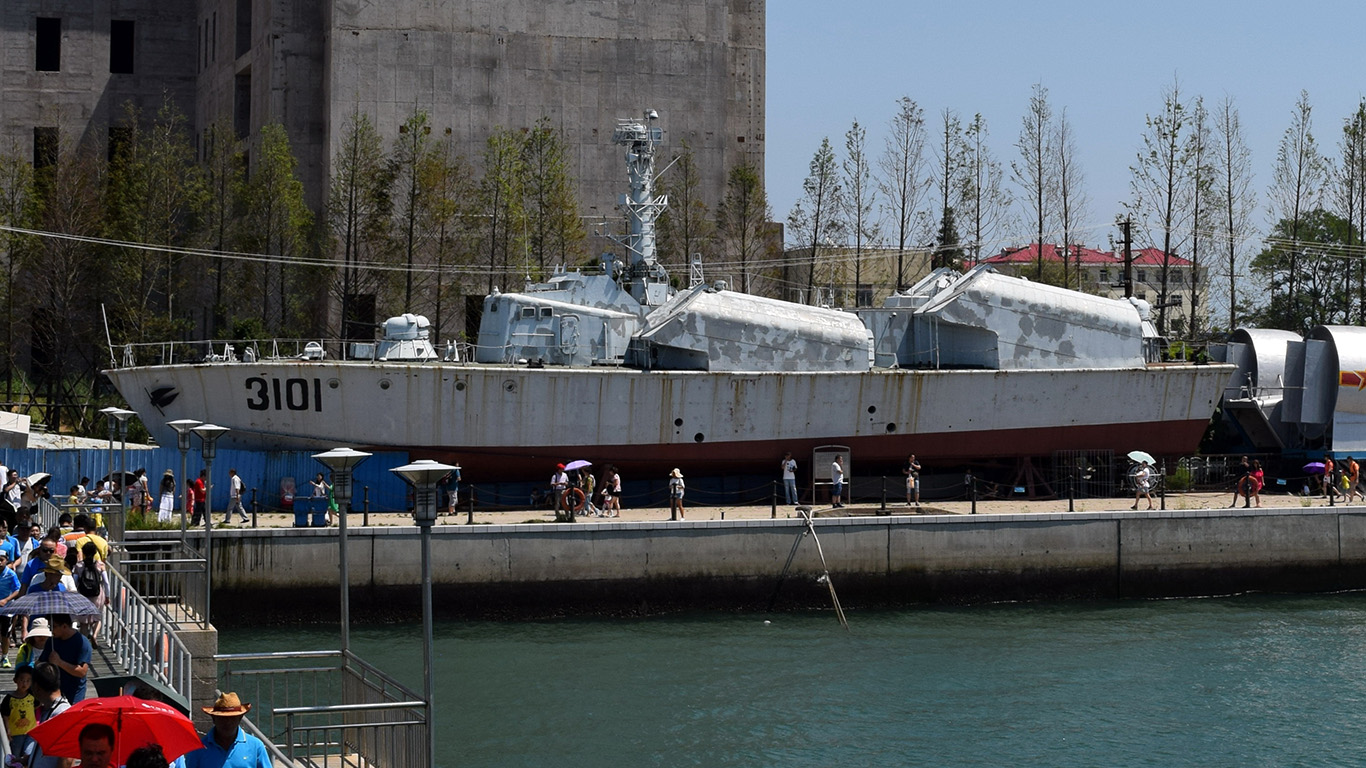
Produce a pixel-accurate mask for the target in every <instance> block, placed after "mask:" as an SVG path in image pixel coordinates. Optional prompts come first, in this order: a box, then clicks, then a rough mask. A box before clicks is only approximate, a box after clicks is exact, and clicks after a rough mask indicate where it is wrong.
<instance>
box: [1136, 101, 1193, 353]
mask: <svg viewBox="0 0 1366 768" xmlns="http://www.w3.org/2000/svg"><path fill="white" fill-rule="evenodd" d="M1181 99H1182V96H1181V85H1180V83H1179V82H1177V81H1175V80H1173V82H1172V85H1171V86H1170V87H1169V88H1167V89H1166V91H1164V93H1163V94H1162V110H1161V111H1160V112H1158V113H1157V114H1156V115H1148V117H1147V128H1146V130H1144V132H1143V147H1142V149H1140V150H1139V152H1138V161H1137V163H1135V165H1133V166H1132V167H1131V168H1130V169H1129V172H1130V174H1131V176H1130V180H1129V186H1130V188H1131V189H1132V191H1133V195H1134V199H1133V202H1132V203H1131V204H1130V212H1131V213H1133V214H1134V215H1135V221H1136V223H1137V224H1138V226H1139V227H1140V228H1141V229H1142V230H1144V231H1145V233H1146V238H1147V239H1148V240H1149V241H1150V242H1151V241H1153V240H1154V239H1156V238H1157V237H1160V238H1161V243H1162V268H1161V269H1160V270H1158V292H1157V329H1158V333H1166V332H1167V310H1168V309H1169V304H1170V302H1168V300H1167V299H1168V295H1169V284H1170V280H1171V274H1170V273H1171V255H1172V253H1173V251H1174V250H1175V249H1177V248H1179V247H1182V246H1183V245H1184V240H1183V238H1184V236H1185V234H1186V233H1187V232H1188V231H1189V223H1190V205H1189V198H1190V189H1189V182H1190V166H1189V156H1188V152H1187V149H1188V147H1187V145H1188V144H1189V131H1190V128H1189V125H1188V119H1189V118H1188V117H1187V114H1186V105H1185V103H1184V102H1183V101H1182V100H1181Z"/></svg>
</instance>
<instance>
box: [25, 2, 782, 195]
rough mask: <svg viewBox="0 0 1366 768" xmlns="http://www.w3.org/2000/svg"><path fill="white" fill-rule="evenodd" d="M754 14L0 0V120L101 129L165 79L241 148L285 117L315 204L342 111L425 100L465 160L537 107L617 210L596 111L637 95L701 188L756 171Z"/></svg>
mask: <svg viewBox="0 0 1366 768" xmlns="http://www.w3.org/2000/svg"><path fill="white" fill-rule="evenodd" d="M764 29H765V2H764V0H664V1H662V2H645V1H644V0H580V1H578V2H564V1H563V0H394V2H388V3H349V2H337V1H335V0H197V1H196V2H188V1H187V0H174V1H172V2H167V1H166V0H159V1H158V0H105V1H104V2H96V1H95V0H6V2H4V3H3V4H0V49H2V50H3V56H2V57H0V61H2V62H3V64H2V65H0V66H2V69H0V136H3V138H4V139H5V140H7V141H6V143H7V145H8V144H9V143H10V142H17V144H18V147H19V149H20V151H21V152H25V153H27V152H29V151H31V150H33V149H34V148H35V146H36V147H37V148H38V149H40V150H41V149H42V148H43V147H45V146H47V144H48V143H49V142H51V141H52V140H53V137H54V136H55V130H60V132H61V135H62V137H63V139H64V140H67V141H90V140H98V141H104V140H105V139H106V138H107V134H108V131H109V128H110V126H112V125H116V124H117V123H118V121H119V119H120V117H121V115H120V109H121V105H122V103H123V102H125V101H128V100H131V101H133V102H134V103H135V104H137V105H139V106H140V107H142V108H143V110H144V111H147V112H154V111H155V108H156V106H158V105H159V104H160V102H161V99H162V94H163V92H164V93H166V94H167V95H169V96H170V97H171V98H172V99H173V100H175V101H176V102H177V104H179V106H180V108H181V109H182V111H184V112H185V113H186V114H187V115H190V116H191V118H192V121H193V123H194V125H195V130H196V133H197V134H198V135H200V136H202V135H203V132H204V130H205V129H206V128H207V127H208V126H209V125H211V124H213V123H214V122H215V121H217V120H225V121H227V122H228V123H229V124H231V125H233V126H235V128H236V130H237V132H238V135H239V136H240V137H241V138H242V139H243V140H245V141H246V142H247V146H248V148H250V147H251V146H252V144H253V142H254V140H255V138H256V137H257V135H258V132H259V130H260V128H261V127H262V126H263V125H266V124H268V123H271V122H280V123H282V124H283V125H284V126H285V128H286V130H287V131H288V133H289V137H290V141H291V143H292V145H293V148H294V151H295V154H296V155H297V157H298V159H299V172H300V175H301V177H302V180H303V182H304V185H305V190H306V194H307V198H308V201H309V203H310V205H311V206H312V207H313V208H314V209H315V210H317V209H319V208H320V207H321V204H322V201H323V200H324V199H325V197H326V189H327V186H328V178H329V177H328V172H329V164H330V162H331V158H332V156H333V154H334V153H335V150H336V147H337V145H338V143H339V141H340V139H341V136H342V132H343V131H344V130H345V126H346V124H347V122H348V120H349V119H350V118H351V116H352V115H353V114H354V113H355V112H357V111H360V112H366V113H368V114H369V115H370V116H371V117H372V118H373V120H374V122H375V125H376V127H377V129H378V130H379V132H380V135H381V136H382V137H385V139H386V141H389V142H392V140H393V139H394V138H396V137H397V136H398V135H399V134H398V128H399V126H400V125H401V124H402V123H403V121H404V120H405V119H406V118H407V117H408V116H409V115H411V114H412V113H413V112H414V111H415V110H425V111H426V112H427V113H428V114H429V116H430V122H431V125H432V126H433V130H437V131H446V130H449V131H450V135H451V136H453V137H454V138H455V140H456V144H457V146H458V148H459V151H460V152H461V153H462V154H464V155H465V156H466V158H467V159H469V160H471V161H472V162H474V163H475V164H476V166H477V164H478V161H479V158H480V155H481V153H482V151H483V147H484V142H485V139H486V138H487V137H488V135H489V133H490V132H491V131H492V130H493V129H494V128H495V127H505V128H510V129H514V130H517V129H524V128H529V127H531V126H532V125H533V124H534V123H535V122H536V120H537V119H538V118H540V117H542V116H545V117H548V118H549V119H550V120H551V121H552V123H553V124H554V125H555V126H556V127H557V128H559V129H560V130H562V131H563V132H564V135H565V137H566V139H567V141H568V144H569V146H570V151H571V160H572V162H573V163H574V165H575V167H574V168H573V169H572V170H573V171H574V172H575V174H576V176H577V178H578V181H579V200H580V201H581V204H582V206H583V209H584V215H585V216H588V217H590V218H592V217H603V218H607V219H614V218H615V217H616V214H615V212H614V206H615V202H616V199H617V194H618V192H619V191H620V190H621V188H622V186H623V184H624V181H623V171H622V160H621V152H620V150H619V148H615V147H613V146H612V145H611V132H612V128H613V126H614V124H615V121H616V118H618V117H634V116H638V115H639V114H640V112H641V110H643V109H646V108H653V109H656V110H658V112H659V114H660V117H661V125H662V127H663V128H664V130H665V137H666V144H667V147H668V149H669V150H671V151H676V150H677V149H678V148H679V147H680V145H681V143H682V142H683V141H685V140H686V141H687V142H688V143H689V145H690V146H691V147H692V149H693V150H694V152H695V153H696V157H697V161H698V165H699V168H700V170H701V175H702V194H703V196H704V199H705V200H706V201H707V202H708V203H709V204H711V205H713V206H714V205H715V204H716V203H717V202H719V201H720V200H721V198H722V195H723V191H724V186H725V176H726V173H727V171H728V170H729V169H730V168H731V167H732V166H734V165H736V164H738V163H739V162H741V161H748V162H750V163H753V164H755V165H756V166H757V167H758V169H759V172H760V174H762V173H763V158H764ZM35 136H36V137H37V138H36V139H35ZM40 154H41V153H40Z"/></svg>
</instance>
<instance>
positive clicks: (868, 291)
mask: <svg viewBox="0 0 1366 768" xmlns="http://www.w3.org/2000/svg"><path fill="white" fill-rule="evenodd" d="M854 304H855V306H859V307H871V306H873V289H872V287H871V286H869V287H864V286H859V288H858V289H857V290H855V291H854Z"/></svg>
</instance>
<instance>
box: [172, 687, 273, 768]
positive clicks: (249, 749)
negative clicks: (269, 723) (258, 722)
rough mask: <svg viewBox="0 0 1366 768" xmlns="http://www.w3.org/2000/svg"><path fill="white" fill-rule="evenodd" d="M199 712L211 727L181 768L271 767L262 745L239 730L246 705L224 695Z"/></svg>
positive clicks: (229, 693) (237, 699)
mask: <svg viewBox="0 0 1366 768" xmlns="http://www.w3.org/2000/svg"><path fill="white" fill-rule="evenodd" d="M201 709H203V710H204V714H206V715H209V716H210V717H212V718H213V728H211V729H209V731H208V732H207V733H205V734H204V738H203V739H202V741H203V742H204V748H203V749H197V750H195V751H193V752H191V753H189V754H188V755H186V756H185V768H222V767H223V766H232V768H271V764H270V754H269V753H268V752H266V745H265V744H262V743H261V740H260V739H258V738H256V737H255V736H252V735H251V734H249V733H247V732H246V731H244V730H242V727H241V723H242V717H243V716H244V715H246V714H247V713H248V712H250V711H251V705H250V704H243V703H242V700H241V699H239V698H237V694H236V693H232V692H228V693H222V694H219V696H218V700H217V701H215V702H214V703H213V706H212V707H202V708H201Z"/></svg>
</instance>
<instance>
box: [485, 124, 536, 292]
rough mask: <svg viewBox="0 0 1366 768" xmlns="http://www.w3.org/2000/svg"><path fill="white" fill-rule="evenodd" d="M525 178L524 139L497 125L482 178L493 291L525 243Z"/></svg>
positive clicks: (505, 275)
mask: <svg viewBox="0 0 1366 768" xmlns="http://www.w3.org/2000/svg"><path fill="white" fill-rule="evenodd" d="M521 180H522V152H521V141H520V140H519V139H518V137H517V135H516V134H514V133H513V132H512V131H509V130H507V129H505V128H496V129H494V131H493V133H491V134H489V138H488V141H487V142H486V143H485V146H484V174H483V176H482V177H481V178H480V181H479V207H480V211H481V213H480V215H481V216H482V217H483V224H484V226H483V228H482V229H483V235H484V243H485V247H486V248H487V250H488V255H489V271H488V277H489V284H488V292H489V293H493V288H494V286H495V284H496V282H495V280H496V281H497V282H501V283H502V284H503V285H506V284H507V280H508V266H509V262H510V261H511V256H512V254H513V253H514V252H516V251H517V250H519V249H520V248H521V247H522V242H523V239H524V236H525V232H526V211H525V208H524V206H523V201H522V181H521Z"/></svg>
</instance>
